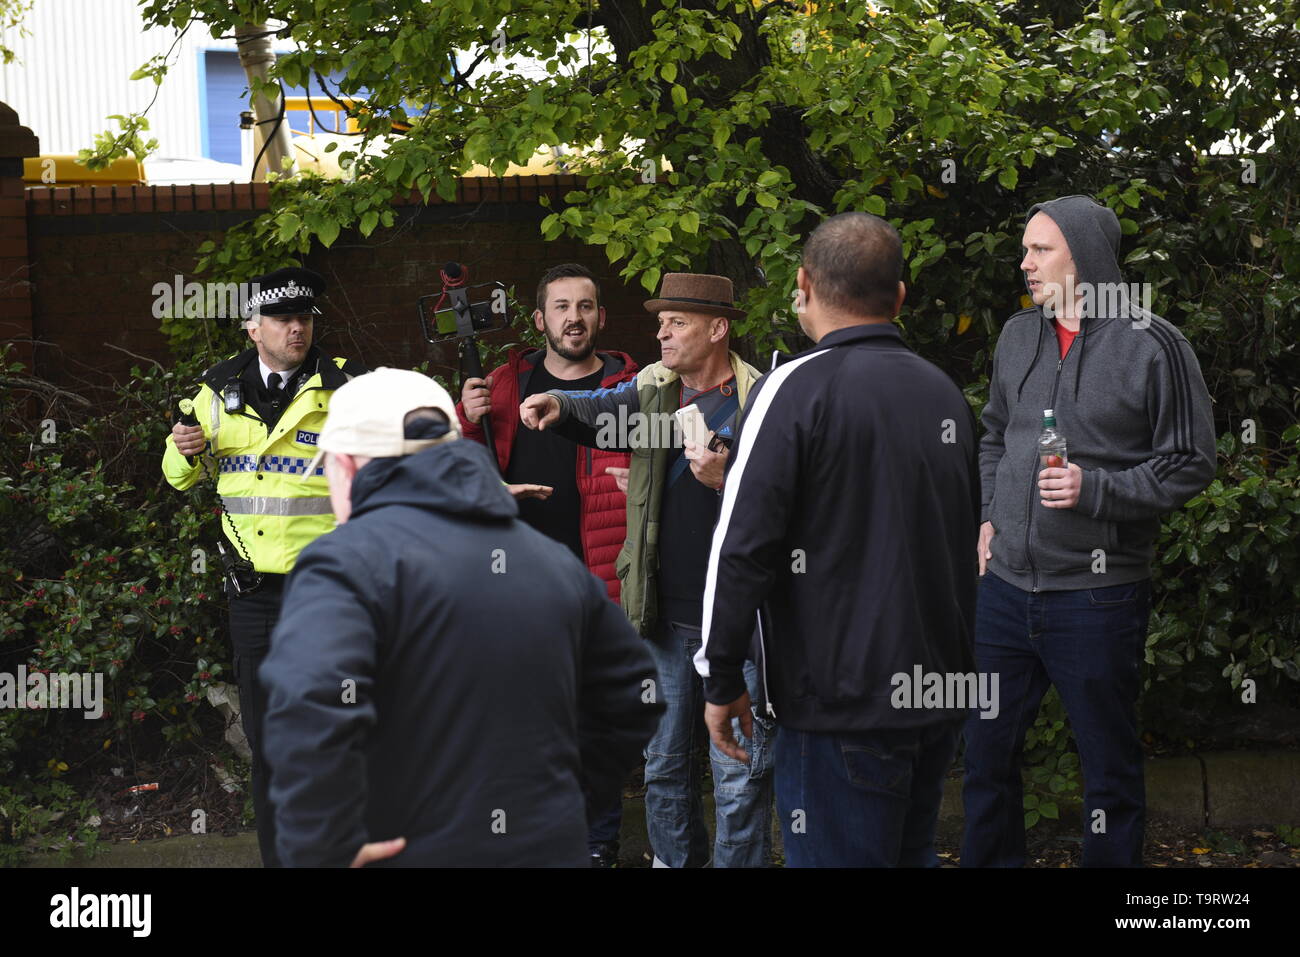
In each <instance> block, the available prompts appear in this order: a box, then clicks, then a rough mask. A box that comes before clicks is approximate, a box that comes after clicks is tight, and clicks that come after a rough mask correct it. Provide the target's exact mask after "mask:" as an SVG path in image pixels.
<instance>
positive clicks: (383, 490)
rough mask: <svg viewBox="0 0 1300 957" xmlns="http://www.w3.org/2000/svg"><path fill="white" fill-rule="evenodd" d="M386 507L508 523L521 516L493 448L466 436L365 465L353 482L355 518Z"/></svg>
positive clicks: (353, 511) (375, 460) (353, 510)
mask: <svg viewBox="0 0 1300 957" xmlns="http://www.w3.org/2000/svg"><path fill="white" fill-rule="evenodd" d="M384 505H410V506H412V507H414V508H423V509H427V510H429V511H434V512H444V513H449V514H453V515H460V516H464V517H466V518H474V519H478V520H480V521H505V520H506V519H510V518H514V517H516V516H517V515H518V514H519V506H518V505H516V504H515V500H514V497H513V496H511V494H510V493H509V492H508V491H507V490H506V487H505V486H504V485H503V484H501V474H500V473H499V472H498V471H497V468H496V464H495V463H494V462H493V461H492V456H491V455H490V454H489V453H488V450H487V449H486V448H484V447H483V446H482V445H479V444H478V443H477V442H471V441H467V440H465V439H458V440H455V441H451V442H447V443H444V444H442V445H435V446H433V447H432V448H428V449H425V450H424V451H423V452H416V453H415V454H414V455H406V456H402V457H400V458H383V459H374V460H373V461H371V462H368V463H366V465H365V467H364V468H362V469H361V470H360V471H359V472H357V474H356V477H355V478H354V479H353V480H352V517H354V518H355V517H356V516H358V515H362V514H364V513H365V512H368V511H370V510H371V509H374V508H380V507H382V506H384Z"/></svg>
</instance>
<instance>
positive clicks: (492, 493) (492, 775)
mask: <svg viewBox="0 0 1300 957" xmlns="http://www.w3.org/2000/svg"><path fill="white" fill-rule="evenodd" d="M517 514H518V509H517V507H516V505H515V502H514V500H513V499H512V498H511V497H510V494H509V493H508V492H507V491H506V489H505V488H504V487H503V486H502V484H501V480H500V477H499V475H498V474H497V470H496V468H495V466H494V464H493V462H492V460H491V458H490V456H489V454H488V452H487V450H486V449H485V448H484V447H483V446H481V445H479V444H477V443H475V442H467V441H451V442H448V443H445V444H441V445H436V446H434V447H432V448H429V449H427V450H425V451H423V452H419V453H417V454H414V455H411V456H407V457H405V458H399V459H376V460H374V461H373V462H371V463H369V464H367V465H366V466H365V467H364V468H362V469H361V470H360V471H359V472H358V473H357V475H356V478H355V479H354V482H353V485H352V514H351V517H350V518H349V520H348V521H347V522H346V523H345V524H343V525H341V526H339V527H338V528H337V529H336V530H335V531H333V532H331V533H329V534H328V535H324V536H322V537H321V538H319V539H317V540H316V541H315V542H313V543H312V544H311V545H310V546H308V547H307V548H306V549H304V550H303V552H302V555H301V556H300V558H299V559H298V563H297V565H296V567H295V568H294V571H293V574H292V576H291V577H290V579H289V582H288V588H287V591H286V594H285V598H284V603H283V611H282V613H281V617H280V622H279V625H278V626H277V628H276V630H275V633H274V634H273V636H272V639H271V653H270V655H269V656H268V657H267V659H266V661H265V663H264V664H263V666H262V669H261V672H260V675H261V678H262V681H263V682H264V683H265V685H266V687H267V694H268V698H269V706H268V710H267V715H266V724H265V730H264V734H265V740H266V755H267V760H268V763H269V765H270V767H271V785H270V790H271V801H272V804H273V806H274V807H275V811H276V825H277V832H278V850H279V852H280V856H281V858H282V859H283V860H284V862H285V863H286V864H287V865H290V866H303V865H307V866H312V865H346V864H348V863H350V862H351V860H352V858H353V856H354V855H355V854H356V852H357V850H358V849H359V848H360V847H361V845H362V844H364V843H367V842H370V841H378V840H386V839H389V838H395V837H405V838H406V840H407V847H406V850H405V851H404V852H403V853H402V854H400V855H399V856H397V857H395V858H393V859H391V860H390V861H388V862H384V863H388V864H391V865H396V866H403V865H404V866H433V865H451V866H455V865H469V866H491V865H526V866H541V865H570V866H585V865H586V864H587V863H588V856H587V821H586V814H585V803H584V795H583V790H582V786H581V785H580V783H579V782H580V780H582V781H584V782H585V783H586V784H587V785H588V786H590V787H592V788H593V789H594V788H597V787H602V788H608V787H610V786H613V787H617V786H618V783H619V782H621V780H622V779H623V777H624V776H625V775H626V774H627V772H628V771H629V770H630V769H631V768H632V767H633V765H634V764H635V763H636V761H637V760H638V759H639V757H640V755H641V749H642V747H643V746H644V745H645V744H646V742H647V741H648V740H649V739H650V736H651V734H652V733H653V732H654V729H655V727H656V725H657V723H658V720H659V715H660V713H661V712H662V711H663V704H662V703H660V702H659V700H658V695H656V694H654V693H653V688H654V685H653V682H654V680H655V679H656V674H655V670H654V666H653V664H652V663H651V659H650V656H649V653H648V652H647V651H646V648H645V645H644V642H642V641H641V640H640V639H639V638H638V637H637V635H636V632H634V631H633V630H632V627H631V626H630V625H629V624H628V623H627V619H626V618H625V617H624V615H623V613H622V611H621V610H620V609H619V608H618V606H617V605H615V604H614V603H613V602H611V601H610V600H609V599H608V597H607V596H606V594H605V587H604V585H602V584H601V582H600V581H599V580H598V579H597V578H595V577H594V576H593V575H592V574H591V573H590V572H589V571H588V570H587V569H586V568H585V567H584V566H583V564H582V563H581V562H580V561H578V559H577V558H575V557H574V555H573V554H572V553H571V552H570V551H569V549H567V548H565V547H564V546H563V545H560V544H558V543H557V542H554V541H552V540H551V539H549V538H547V537H546V536H545V535H543V534H541V533H540V532H537V531H535V530H533V529H532V528H529V527H528V526H527V525H525V524H524V523H523V522H521V521H519V520H518V519H517V517H516V516H517ZM647 689H650V690H649V691H648V690H647ZM599 793H604V791H601V792H599Z"/></svg>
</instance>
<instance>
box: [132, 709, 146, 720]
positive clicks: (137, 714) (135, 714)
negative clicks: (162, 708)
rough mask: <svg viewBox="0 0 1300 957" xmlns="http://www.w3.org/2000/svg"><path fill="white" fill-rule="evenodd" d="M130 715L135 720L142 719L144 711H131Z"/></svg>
mask: <svg viewBox="0 0 1300 957" xmlns="http://www.w3.org/2000/svg"><path fill="white" fill-rule="evenodd" d="M131 717H132V718H133V719H134V720H136V721H143V720H144V712H143V711H132V712H131Z"/></svg>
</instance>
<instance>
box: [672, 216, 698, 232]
mask: <svg viewBox="0 0 1300 957" xmlns="http://www.w3.org/2000/svg"><path fill="white" fill-rule="evenodd" d="M677 224H678V225H679V226H681V228H682V231H683V232H687V233H690V234H691V235H695V234H696V233H698V232H699V230H700V214H699V213H696V212H689V213H682V216H681V218H680V219H679V220H677Z"/></svg>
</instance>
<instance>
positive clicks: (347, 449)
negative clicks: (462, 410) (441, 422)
mask: <svg viewBox="0 0 1300 957" xmlns="http://www.w3.org/2000/svg"><path fill="white" fill-rule="evenodd" d="M416 409H437V410H438V411H439V412H441V413H442V414H443V415H445V416H446V417H447V422H448V424H449V425H450V426H451V429H450V431H448V433H447V434H446V435H444V436H442V437H441V438H437V439H408V438H406V436H405V435H404V434H403V432H404V426H403V423H402V420H403V419H405V418H406V414H407V413H408V412H413V411H414V410H416ZM458 438H460V419H459V418H458V417H457V415H456V403H455V402H453V401H452V400H451V396H450V395H448V394H447V390H446V389H444V388H443V387H442V386H440V385H438V383H437V382H435V381H434V380H433V379H431V378H429V377H428V376H426V375H421V374H420V373H418V372H412V371H410V370H408V369H389V368H386V367H383V366H381V367H380V368H378V369H375V370H374V371H373V372H367V373H366V374H364V375H359V376H357V377H356V378H355V379H352V380H351V381H350V382H347V383H345V384H344V385H343V386H341V387H340V388H339V389H338V390H337V391H335V393H334V397H333V398H331V399H330V407H329V414H328V416H327V417H326V419H325V427H324V428H323V429H321V433H320V439H319V440H318V443H317V447H318V449H319V451H317V453H316V457H315V458H314V459H312V460H311V465H309V466H308V467H307V472H306V474H304V475H303V480H304V481H305V480H306V479H307V478H308V477H309V476H310V475H312V473H314V472H315V471H316V467H317V466H318V465H320V462H321V459H323V458H324V457H325V453H326V452H343V453H346V454H347V455H364V456H367V457H368V458H372V459H377V458H386V457H390V456H396V455H411V454H412V453H414V452H422V451H424V450H425V449H427V448H430V447H431V446H434V445H438V444H440V443H442V442H450V441H452V440H453V439H458Z"/></svg>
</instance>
